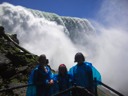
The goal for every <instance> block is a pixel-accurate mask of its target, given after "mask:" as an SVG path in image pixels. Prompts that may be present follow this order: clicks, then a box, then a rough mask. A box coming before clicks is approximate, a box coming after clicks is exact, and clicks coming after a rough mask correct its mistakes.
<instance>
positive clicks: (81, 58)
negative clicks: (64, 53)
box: [74, 52, 85, 64]
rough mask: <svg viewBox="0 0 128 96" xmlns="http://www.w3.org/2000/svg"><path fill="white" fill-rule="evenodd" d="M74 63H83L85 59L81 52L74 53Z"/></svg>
mask: <svg viewBox="0 0 128 96" xmlns="http://www.w3.org/2000/svg"><path fill="white" fill-rule="evenodd" d="M74 59H75V60H74V62H77V63H78V64H82V63H83V62H84V61H85V57H84V55H83V54H82V53H81V52H78V53H76V55H75V58H74Z"/></svg>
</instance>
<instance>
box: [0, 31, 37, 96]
mask: <svg viewBox="0 0 128 96" xmlns="http://www.w3.org/2000/svg"><path fill="white" fill-rule="evenodd" d="M18 43H19V42H18V39H17V37H16V34H10V35H7V34H4V33H3V30H0V91H1V90H3V89H7V88H12V87H15V86H19V85H24V84H27V80H28V75H29V73H30V71H31V69H32V68H33V67H34V66H35V64H36V61H37V57H38V56H36V55H34V54H31V53H29V52H28V51H27V50H25V49H24V48H21V47H20V46H19V45H18ZM25 92H26V87H24V88H20V89H15V90H9V91H4V92H0V96H24V95H25Z"/></svg>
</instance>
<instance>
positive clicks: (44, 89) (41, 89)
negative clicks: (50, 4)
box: [26, 54, 54, 96]
mask: <svg viewBox="0 0 128 96" xmlns="http://www.w3.org/2000/svg"><path fill="white" fill-rule="evenodd" d="M38 61H39V64H38V65H37V66H36V67H35V68H34V69H33V70H32V72H31V74H30V76H29V80H28V83H29V84H32V85H31V86H28V88H27V94H26V95H27V96H51V89H50V86H51V85H53V83H54V82H53V80H52V73H51V70H50V68H49V67H48V66H47V59H46V56H45V55H44V54H43V55H40V57H39V60H38Z"/></svg>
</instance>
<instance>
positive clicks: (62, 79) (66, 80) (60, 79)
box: [54, 64, 72, 96]
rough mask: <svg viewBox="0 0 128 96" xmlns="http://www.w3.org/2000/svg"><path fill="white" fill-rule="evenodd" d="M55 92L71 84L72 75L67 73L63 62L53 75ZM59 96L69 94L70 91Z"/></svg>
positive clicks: (67, 95) (68, 95)
mask: <svg viewBox="0 0 128 96" xmlns="http://www.w3.org/2000/svg"><path fill="white" fill-rule="evenodd" d="M54 81H55V86H56V88H55V89H56V93H58V92H62V91H64V90H66V89H68V88H70V87H71V85H72V77H71V75H70V74H68V71H67V67H66V65H65V64H60V65H59V68H58V74H56V75H55V76H54ZM59 96H70V92H67V93H64V94H61V95H59Z"/></svg>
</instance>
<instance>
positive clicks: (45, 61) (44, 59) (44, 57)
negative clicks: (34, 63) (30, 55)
mask: <svg viewBox="0 0 128 96" xmlns="http://www.w3.org/2000/svg"><path fill="white" fill-rule="evenodd" d="M38 61H39V63H40V64H47V59H46V56H45V54H42V55H40V56H39V58H38Z"/></svg>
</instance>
